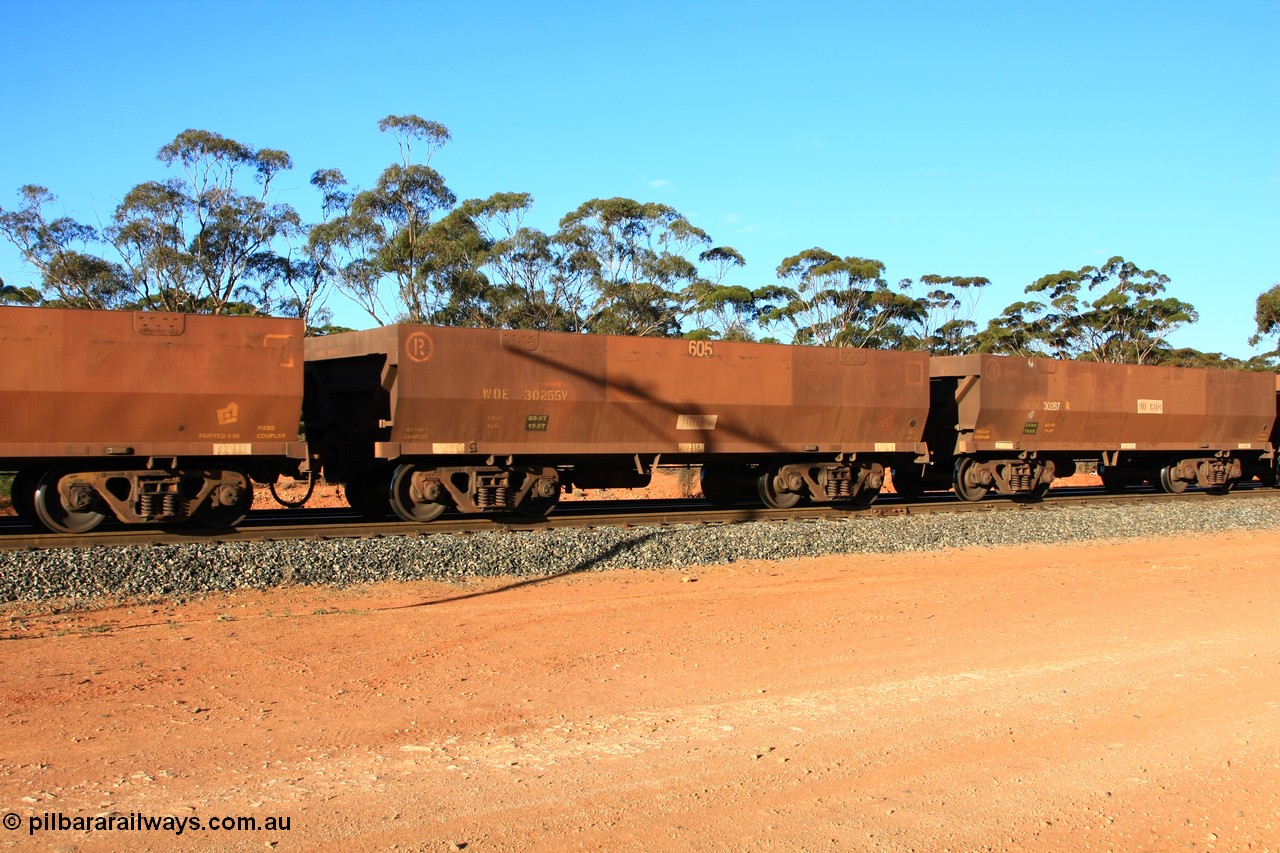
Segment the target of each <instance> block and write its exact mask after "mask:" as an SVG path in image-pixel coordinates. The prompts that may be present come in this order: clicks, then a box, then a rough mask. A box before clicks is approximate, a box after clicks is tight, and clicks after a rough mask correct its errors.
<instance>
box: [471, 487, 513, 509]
mask: <svg viewBox="0 0 1280 853" xmlns="http://www.w3.org/2000/svg"><path fill="white" fill-rule="evenodd" d="M506 505H507V487H506V486H478V487H477V488H476V506H481V507H502V506H506Z"/></svg>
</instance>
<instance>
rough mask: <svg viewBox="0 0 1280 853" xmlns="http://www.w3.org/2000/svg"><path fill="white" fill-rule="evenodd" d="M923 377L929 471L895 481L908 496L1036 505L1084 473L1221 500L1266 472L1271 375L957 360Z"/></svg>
mask: <svg viewBox="0 0 1280 853" xmlns="http://www.w3.org/2000/svg"><path fill="white" fill-rule="evenodd" d="M930 375H931V380H930V391H931V404H930V412H929V422H928V426H927V428H926V431H925V441H926V442H927V443H928V445H929V450H930V451H931V464H929V465H926V466H919V467H915V466H913V467H911V468H908V469H906V470H904V471H895V473H894V477H895V486H896V487H897V488H898V490H899V491H900V492H903V493H904V494H911V493H913V492H919V491H920V490H922V489H946V488H954V489H955V492H956V495H957V496H958V497H960V498H962V499H964V500H980V499H982V498H983V497H984V496H985V495H986V494H987V493H988V492H991V491H994V492H997V493H999V494H1008V495H1027V496H1033V497H1034V496H1038V495H1041V494H1043V493H1044V491H1045V490H1046V489H1048V487H1049V484H1050V483H1051V482H1052V481H1053V479H1054V478H1055V477H1068V476H1071V474H1073V473H1074V472H1075V470H1076V464H1077V462H1080V461H1090V462H1093V463H1096V464H1097V465H1098V470H1099V471H1100V473H1101V474H1102V479H1103V483H1104V484H1105V485H1106V487H1107V488H1109V489H1113V490H1115V489H1122V488H1124V487H1126V486H1128V485H1130V484H1136V483H1141V482H1143V481H1146V482H1150V483H1153V484H1158V485H1159V486H1160V487H1161V488H1163V489H1164V490H1165V491H1168V492H1182V491H1185V490H1186V489H1187V488H1188V487H1189V486H1192V485H1195V486H1198V487H1200V488H1202V489H1207V490H1209V491H1213V492H1219V493H1221V492H1225V491H1227V490H1229V489H1230V488H1231V487H1232V486H1233V485H1234V484H1235V483H1237V482H1238V481H1240V480H1241V479H1242V478H1243V477H1246V476H1252V475H1253V473H1254V472H1261V471H1266V470H1268V469H1270V470H1274V469H1273V468H1272V465H1273V460H1274V454H1273V448H1272V443H1271V442H1272V429H1273V426H1274V424H1275V421H1276V417H1277V413H1276V377H1275V376H1273V375H1272V374H1264V373H1246V372H1241V371H1227V370H1196V369H1187V368H1176V367H1150V366H1136V365H1124V364H1097V363H1089V362H1076V361H1054V360H1050V359H1039V358H1016V357H1010V356H993V355H964V356H944V357H937V358H934V359H932V361H931V367H930Z"/></svg>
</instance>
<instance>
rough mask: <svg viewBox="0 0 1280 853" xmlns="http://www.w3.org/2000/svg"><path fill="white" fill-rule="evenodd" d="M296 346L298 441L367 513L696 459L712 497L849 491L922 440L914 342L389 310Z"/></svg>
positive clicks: (530, 507) (615, 482)
mask: <svg viewBox="0 0 1280 853" xmlns="http://www.w3.org/2000/svg"><path fill="white" fill-rule="evenodd" d="M306 359H307V361H306V364H307V402H306V424H307V428H306V429H307V438H308V442H309V444H310V446H311V449H312V452H313V453H314V454H316V455H317V457H318V458H319V459H320V460H321V461H322V464H323V467H324V471H325V476H326V478H327V479H328V480H330V481H332V482H341V483H345V484H346V492H347V496H348V500H349V502H350V503H351V505H352V506H353V507H355V508H356V509H358V510H360V511H362V512H364V513H366V514H368V515H380V514H383V513H385V511H386V510H387V508H388V505H389V506H390V508H391V509H392V510H394V511H395V513H396V514H397V515H399V516H400V517H401V518H404V519H406V520H411V521H428V520H430V519H432V518H435V517H436V516H438V515H439V514H440V513H441V512H442V511H444V509H445V508H446V507H448V506H456V507H457V508H459V509H461V510H462V511H464V512H469V513H476V512H510V511H512V510H514V511H517V512H522V513H524V514H527V515H532V516H539V515H543V514H545V513H548V512H550V511H551V509H552V508H553V507H554V506H555V504H556V501H557V500H558V498H559V496H560V494H561V490H562V489H571V488H574V487H582V488H601V487H637V486H643V485H645V484H647V483H648V481H649V478H650V476H651V474H652V472H653V469H654V468H655V467H659V466H693V465H701V466H702V478H703V480H702V484H703V490H704V493H705V494H706V495H707V496H708V498H710V499H711V500H713V501H716V502H719V503H726V502H731V501H734V500H737V499H740V498H741V499H759V500H763V501H764V503H765V504H767V505H768V506H771V507H789V506H794V505H795V504H796V503H797V502H799V501H800V500H801V499H808V500H810V501H814V502H821V503H826V502H839V501H848V502H852V503H860V502H869V501H870V500H872V499H874V497H875V495H876V494H878V493H879V491H880V487H881V484H882V482H883V480H884V474H885V470H886V469H887V468H889V467H903V466H908V465H910V464H912V463H914V462H915V461H917V460H920V459H923V458H925V456H924V454H925V450H926V448H925V447H924V445H923V444H922V443H921V436H922V433H923V430H924V424H925V419H926V416H927V411H928V403H929V380H928V375H929V364H928V359H927V357H926V356H925V355H924V354H922V353H895V352H881V351H871V350H858V349H831V348H821V347H789V346H780V345H769V344H750V343H727V342H718V341H717V342H708V341H687V340H669V339H655V338H630V337H608V336H597V335H570V334H556V333H539V332H533V331H498V330H481V329H455V328H437V327H429V326H413V325H397V326H387V327H384V328H381V329H374V330H371V331H364V332H351V333H344V334H336V335H330V336H328V337H323V338H311V339H308V340H307V342H306Z"/></svg>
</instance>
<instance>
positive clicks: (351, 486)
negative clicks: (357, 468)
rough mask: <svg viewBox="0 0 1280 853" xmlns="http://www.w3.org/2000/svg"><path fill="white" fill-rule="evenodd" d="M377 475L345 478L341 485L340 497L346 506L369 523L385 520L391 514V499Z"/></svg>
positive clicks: (359, 475)
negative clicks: (341, 496) (345, 502)
mask: <svg viewBox="0 0 1280 853" xmlns="http://www.w3.org/2000/svg"><path fill="white" fill-rule="evenodd" d="M382 482H383V480H382V477H380V476H378V475H377V474H369V473H365V474H358V475H355V476H352V477H348V478H347V482H345V483H343V485H342V495H343V497H344V498H346V501H347V506H349V507H351V508H352V509H354V510H355V511H356V512H357V513H358V514H359V515H361V516H363V517H364V518H367V519H369V520H371V521H376V520H377V519H380V518H386V517H387V516H388V515H389V514H390V513H391V499H390V496H389V492H388V489H387V487H385V486H383V485H382Z"/></svg>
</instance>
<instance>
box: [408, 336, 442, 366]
mask: <svg viewBox="0 0 1280 853" xmlns="http://www.w3.org/2000/svg"><path fill="white" fill-rule="evenodd" d="M435 348H436V345H435V342H434V341H432V340H431V336H430V335H428V334H427V333H426V332H412V333H410V335H409V337H407V338H405V339H404V354H405V355H406V356H408V357H409V360H410V361H416V362H418V363H419V364H421V363H422V362H424V361H427V360H428V359H430V358H431V353H433V352H434V351H435Z"/></svg>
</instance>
